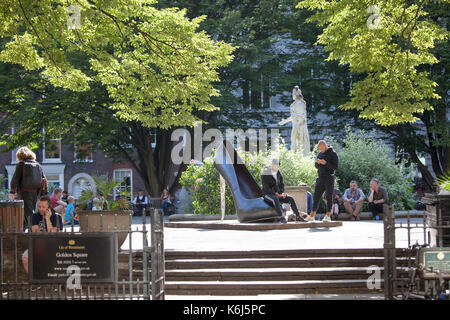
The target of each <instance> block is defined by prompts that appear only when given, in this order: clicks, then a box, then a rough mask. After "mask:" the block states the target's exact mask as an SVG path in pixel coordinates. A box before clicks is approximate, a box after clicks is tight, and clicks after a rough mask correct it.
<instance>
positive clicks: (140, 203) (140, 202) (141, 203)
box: [131, 190, 148, 214]
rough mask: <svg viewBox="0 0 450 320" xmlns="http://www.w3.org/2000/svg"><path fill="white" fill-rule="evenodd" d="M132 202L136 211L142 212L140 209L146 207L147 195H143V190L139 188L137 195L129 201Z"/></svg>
mask: <svg viewBox="0 0 450 320" xmlns="http://www.w3.org/2000/svg"><path fill="white" fill-rule="evenodd" d="M131 203H132V204H134V205H135V206H136V213H137V214H142V210H143V209H146V210H147V206H148V197H147V196H146V195H144V190H139V192H138V195H137V196H136V198H134V200H133V201H131Z"/></svg>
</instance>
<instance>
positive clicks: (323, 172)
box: [305, 140, 339, 222]
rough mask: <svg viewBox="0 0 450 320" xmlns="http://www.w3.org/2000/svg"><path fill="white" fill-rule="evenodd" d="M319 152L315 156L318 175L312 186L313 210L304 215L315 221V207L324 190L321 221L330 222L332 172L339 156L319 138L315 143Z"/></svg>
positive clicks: (333, 178)
mask: <svg viewBox="0 0 450 320" xmlns="http://www.w3.org/2000/svg"><path fill="white" fill-rule="evenodd" d="M317 147H318V148H319V150H320V152H319V154H318V156H317V159H316V163H315V167H316V168H317V171H318V174H319V177H318V178H317V180H316V184H315V186H314V197H313V210H312V212H311V215H308V216H306V217H305V220H306V221H308V222H312V221H315V216H316V212H317V209H319V204H320V200H321V198H322V195H323V194H324V192H326V197H327V214H326V216H325V217H324V218H323V220H322V221H323V222H331V209H332V206H333V189H334V181H335V177H334V173H335V171H336V170H337V169H338V166H339V158H338V155H337V154H336V152H334V150H333V148H332V147H331V146H328V144H327V142H326V141H325V140H320V141H319V142H318V144H317Z"/></svg>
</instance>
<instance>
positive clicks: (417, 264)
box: [383, 195, 450, 300]
mask: <svg viewBox="0 0 450 320" xmlns="http://www.w3.org/2000/svg"><path fill="white" fill-rule="evenodd" d="M424 202H425V203H426V204H427V210H426V212H425V214H424V216H423V218H422V219H417V218H414V219H413V218H411V217H410V216H409V215H408V216H407V218H406V219H404V218H403V219H398V218H396V217H395V212H394V208H393V206H389V205H384V207H383V215H384V294H385V299H389V300H409V299H420V300H438V299H443V300H448V299H449V298H450V292H449V288H450V241H449V240H450V237H449V235H450V210H448V208H449V204H450V197H442V196H438V195H428V196H427V198H424ZM399 231H403V232H406V233H407V244H406V246H399V241H398V239H396V232H399ZM399 250H402V251H406V254H404V255H403V258H399V256H398V252H399ZM404 253H405V252H404Z"/></svg>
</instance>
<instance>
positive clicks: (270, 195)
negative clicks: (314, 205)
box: [261, 159, 305, 223]
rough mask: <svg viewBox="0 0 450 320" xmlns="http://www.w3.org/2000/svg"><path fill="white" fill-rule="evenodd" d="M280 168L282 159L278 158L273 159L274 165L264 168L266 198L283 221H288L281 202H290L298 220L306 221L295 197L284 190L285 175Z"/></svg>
mask: <svg viewBox="0 0 450 320" xmlns="http://www.w3.org/2000/svg"><path fill="white" fill-rule="evenodd" d="M279 168H280V161H279V160H278V159H273V160H272V165H271V166H270V167H266V168H264V170H263V172H262V175H261V180H262V185H263V187H262V191H263V194H264V198H265V199H266V200H267V201H268V202H269V203H272V205H273V207H274V208H275V210H276V212H277V213H278V215H279V216H280V221H281V223H286V219H285V218H284V217H283V212H282V210H281V203H289V205H290V206H291V208H292V211H293V212H294V214H295V216H296V220H297V221H302V222H304V221H305V220H304V219H303V218H302V217H301V215H300V212H299V211H298V209H297V205H296V203H295V200H294V198H293V197H291V196H290V195H288V194H286V193H285V192H284V183H283V176H282V175H281V172H280V170H279Z"/></svg>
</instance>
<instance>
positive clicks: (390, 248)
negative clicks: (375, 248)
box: [383, 204, 397, 300]
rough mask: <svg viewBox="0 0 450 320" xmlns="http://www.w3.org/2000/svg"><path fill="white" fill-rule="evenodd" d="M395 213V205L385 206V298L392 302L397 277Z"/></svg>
mask: <svg viewBox="0 0 450 320" xmlns="http://www.w3.org/2000/svg"><path fill="white" fill-rule="evenodd" d="M394 215H395V212H394V206H393V205H387V204H384V205H383V217H384V219H383V223H384V298H385V299H386V300H391V299H392V298H393V294H394V288H395V285H394V282H395V279H396V278H397V276H396V270H397V266H396V259H397V256H396V249H395V216H394Z"/></svg>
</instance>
